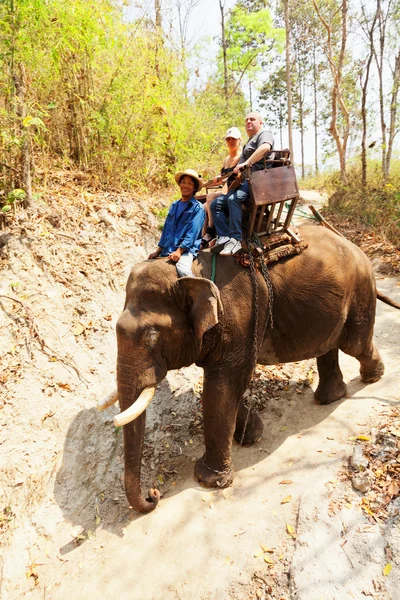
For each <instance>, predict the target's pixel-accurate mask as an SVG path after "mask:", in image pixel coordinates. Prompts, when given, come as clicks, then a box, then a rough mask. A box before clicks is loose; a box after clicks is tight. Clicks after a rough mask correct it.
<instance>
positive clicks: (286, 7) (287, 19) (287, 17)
mask: <svg viewBox="0 0 400 600" xmlns="http://www.w3.org/2000/svg"><path fill="white" fill-rule="evenodd" d="M283 6H284V15H285V29H286V87H287V96H288V136H289V149H290V156H291V159H292V163H294V153H293V131H292V112H293V110H292V86H291V76H290V15H289V0H283Z"/></svg>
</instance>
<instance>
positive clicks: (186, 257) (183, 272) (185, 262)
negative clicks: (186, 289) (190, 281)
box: [176, 252, 194, 277]
mask: <svg viewBox="0 0 400 600" xmlns="http://www.w3.org/2000/svg"><path fill="white" fill-rule="evenodd" d="M192 263H193V254H190V252H184V253H183V254H182V256H181V257H180V259H179V260H178V262H177V263H176V270H177V273H178V277H194V274H193V271H192Z"/></svg>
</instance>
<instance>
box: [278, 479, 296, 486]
mask: <svg viewBox="0 0 400 600" xmlns="http://www.w3.org/2000/svg"><path fill="white" fill-rule="evenodd" d="M290 483H293V481H292V480H291V479H282V481H280V482H279V485H289V484H290Z"/></svg>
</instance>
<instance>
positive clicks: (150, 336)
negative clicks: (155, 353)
mask: <svg viewBox="0 0 400 600" xmlns="http://www.w3.org/2000/svg"><path fill="white" fill-rule="evenodd" d="M159 337H160V332H159V331H156V330H155V329H149V330H148V331H146V333H145V334H144V341H145V344H146V346H147V347H148V348H150V350H152V349H153V348H154V346H155V345H156V344H157V340H158V338H159Z"/></svg>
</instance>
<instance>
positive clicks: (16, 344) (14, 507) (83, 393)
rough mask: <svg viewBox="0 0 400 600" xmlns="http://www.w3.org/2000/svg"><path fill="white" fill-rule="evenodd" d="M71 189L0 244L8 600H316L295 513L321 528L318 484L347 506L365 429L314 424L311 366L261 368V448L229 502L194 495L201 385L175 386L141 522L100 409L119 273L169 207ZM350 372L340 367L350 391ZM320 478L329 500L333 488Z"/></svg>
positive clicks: (152, 448)
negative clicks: (355, 453) (349, 452)
mask: <svg viewBox="0 0 400 600" xmlns="http://www.w3.org/2000/svg"><path fill="white" fill-rule="evenodd" d="M76 179H77V178H76V177H75V178H74V177H73V175H72V174H71V175H69V174H66V173H59V174H55V175H54V176H53V179H52V181H51V182H50V185H51V188H50V189H51V192H49V191H48V190H47V191H46V190H43V198H46V202H44V201H43V202H41V201H40V200H39V201H38V210H37V213H36V214H35V215H34V216H31V217H29V218H27V217H26V216H25V215H19V216H18V217H17V218H16V219H15V220H14V221H13V222H11V223H10V226H8V227H7V228H6V229H5V230H3V231H2V232H1V233H0V308H1V310H0V326H1V331H2V335H1V338H0V356H1V373H0V383H1V392H0V393H1V395H0V452H1V454H0V546H1V550H0V593H1V595H2V597H3V598H5V599H6V600H19V599H20V598H22V597H26V598H32V599H33V600H36V599H39V598H40V599H42V598H46V599H47V600H48V599H49V598H50V599H54V600H56V599H65V598H70V597H76V598H79V599H80V600H83V599H86V598H87V599H89V598H93V597H94V596H98V597H102V598H104V599H106V600H108V599H111V598H115V597H120V598H122V599H128V598H129V600H132V599H133V600H136V599H138V600H139V599H140V600H141V599H142V598H143V597H147V598H149V599H153V598H154V599H156V598H157V599H158V598H160V597H165V598H171V599H172V598H179V599H183V600H185V599H186V598H199V599H204V600H206V599H209V600H214V598H216V597H221V598H235V599H242V600H248V599H250V598H261V599H262V598H265V599H267V598H285V599H287V598H289V597H293V598H295V597H298V598H303V599H304V600H305V598H307V600H311V598H314V596H311V595H308V596H307V593H308V592H309V591H310V590H309V589H308V588H307V587H306V586H305V587H304V590H305V591H304V592H303V594H306V595H301V592H296V594H298V595H297V596H296V595H295V593H294V592H293V589H294V584H293V581H294V580H296V585H301V584H302V582H301V578H300V576H298V575H297V573H299V572H301V571H302V569H303V571H304V565H303V564H302V556H301V555H300V554H299V553H298V554H297V555H295V554H294V552H295V546H296V543H297V542H296V528H297V529H299V527H300V522H301V518H302V517H301V515H302V514H304V515H305V516H304V518H303V521H304V522H306V521H307V520H308V519H311V520H312V519H314V521H313V522H314V523H316V522H317V521H316V520H315V519H316V515H315V511H314V508H313V507H312V505H311V499H312V495H311V496H310V495H309V494H308V493H307V491H309V490H312V488H313V485H314V486H315V494H317V493H320V494H322V495H323V494H324V493H325V492H326V491H327V490H328V492H329V493H330V494H331V495H333V496H332V497H333V498H339V499H340V502H342V498H343V493H344V492H343V490H342V488H340V491H339V490H338V489H336V490H334V488H335V487H336V484H337V483H338V482H337V480H336V472H337V471H338V470H339V468H342V467H343V458H344V457H345V455H346V448H347V447H348V443H347V441H346V440H347V437H348V435H349V434H350V432H351V431H352V429H354V428H355V429H357V427H358V426H357V422H365V423H367V422H368V419H367V417H365V419H364V416H361V414H360V413H358V412H357V410H356V408H355V406H354V405H353V403H351V404H350V405H347V406H346V403H339V404H337V405H335V406H331V407H318V409H316V408H315V406H314V405H313V398H312V388H313V387H315V362H314V361H307V362H304V363H299V364H296V365H282V366H277V367H276V368H274V369H269V370H266V369H261V368H260V369H258V370H257V372H256V375H255V378H254V380H253V382H252V385H251V389H250V391H249V395H250V397H251V398H252V401H253V402H255V403H256V404H257V405H258V407H259V408H260V410H261V411H262V415H263V420H264V425H265V431H266V433H265V434H264V437H263V440H262V442H261V443H260V445H259V446H257V447H255V448H253V449H244V448H239V447H237V446H236V447H235V448H234V461H235V466H236V470H237V476H236V480H235V484H234V486H233V488H231V489H229V490H224V491H217V492H208V491H207V492H204V491H203V490H201V489H200V488H199V487H198V486H197V485H196V484H195V482H194V481H193V478H192V468H193V461H194V460H195V457H198V456H200V455H201V454H202V452H203V438H202V416H201V407H200V403H199V398H200V393H201V370H200V369H197V368H196V367H191V368H189V369H184V370H182V371H178V372H172V373H170V374H169V375H168V378H167V379H166V380H165V381H164V382H163V383H162V384H161V386H160V389H159V391H158V392H157V397H156V399H155V401H154V403H153V404H152V406H151V407H150V409H149V410H148V413H149V414H148V428H147V437H146V446H145V461H146V469H145V473H144V479H145V480H144V482H143V483H144V486H147V485H153V484H156V485H157V487H159V488H160V489H161V491H162V493H163V494H164V498H163V500H162V503H161V504H160V507H158V508H157V510H156V511H155V512H154V513H152V515H151V516H148V517H146V518H143V517H138V516H136V515H133V513H132V511H131V510H130V509H129V507H128V505H127V502H126V498H125V494H124V490H123V483H122V475H123V465H122V440H121V437H122V436H121V431H120V430H117V429H115V428H114V426H113V422H112V419H113V416H114V414H115V413H116V412H117V411H118V409H117V408H116V407H115V408H111V409H109V410H108V411H106V412H105V413H99V412H98V411H97V410H96V408H95V407H96V404H97V401H98V400H99V398H102V397H103V396H104V395H105V394H107V393H108V392H109V391H111V390H112V389H113V386H114V383H115V358H116V344H115V323H116V320H117V318H118V316H119V314H120V312H121V309H122V306H123V301H124V286H125V282H126V278H127V275H128V272H129V269H130V267H131V266H132V264H134V263H135V262H137V261H139V260H141V259H143V258H145V257H146V256H147V254H148V252H149V251H150V250H152V249H153V248H154V245H155V243H156V241H157V238H158V235H159V230H158V218H157V213H158V212H159V211H160V209H161V208H162V207H163V206H166V205H167V204H169V201H170V200H169V199H166V200H159V201H157V202H156V201H153V202H152V204H151V205H150V204H149V203H148V202H143V201H141V200H140V198H133V197H131V196H130V195H128V194H110V193H108V192H99V191H97V192H96V193H94V192H93V190H92V191H90V190H87V189H84V188H82V186H81V185H80V183H79V182H78V181H77V180H76ZM382 310H383V309H382ZM383 315H384V318H383V321H380V325H379V331H378V337H379V338H380V342H381V345H382V346H383V348H384V352H385V354H387V356H388V359H389V360H388V363H389V371H388V373H389V381H391V383H392V388H390V389H391V391H390V393H389V396H390V394H392V396H393V385H395V383H396V379H395V376H394V375H393V363H394V362H395V357H394V355H393V353H392V348H391V346H390V344H391V340H390V337H388V336H389V332H391V331H393V329H394V321H393V315H392V314H391V313H390V309H389V308H388V307H386V308H385V309H384V313H383ZM396 316H397V315H396ZM356 371H357V369H355V370H354V366H351V367H345V372H346V377H347V379H348V380H353V379H354V378H355V377H356V375H354V373H355V372H356ZM390 378H391V379H390ZM376 385H377V387H375V388H373V386H370V387H369V388H368V391H367V392H364V388H363V386H360V385H359V384H357V383H355V381H351V385H350V391H351V393H352V394H353V395H354V396H353V399H354V398H356V397H357V394H358V395H360V396H362V395H363V394H364V393H365V395H367V393H368V394H369V397H370V396H371V394H373V393H374V389H375V390H376V394H377V396H378V398H379V399H380V400H383V401H384V402H386V403H390V401H392V400H393V399H394V396H393V397H392V396H390V398H389V399H386V396H385V395H384V390H383V388H380V387H379V384H376ZM370 390H371V391H370ZM368 402H372V401H371V400H369V401H368ZM367 404H368V403H367ZM367 404H366V405H367ZM358 405H360V403H358ZM349 406H350V408H349ZM368 406H369V404H368ZM347 409H348V410H347ZM346 410H347V412H346ZM355 415H357V416H355ZM354 419H355V421H354V422H352V424H350V422H351V421H352V420H354ZM322 424H323V425H324V427H323V428H322ZM365 426H366V425H365ZM359 429H360V427H358V431H357V432H358V433H360V431H359ZM318 435H320V437H318ZM323 458H325V462H326V464H328V465H329V468H330V469H331V473H332V474H331V476H329V474H328V472H327V471H326V470H325V471H324V461H323V460H322V459H323ZM310 470H312V472H313V473H314V475H315V477H317V478H318V480H317V479H314V480H311V479H310ZM329 479H331V480H332V481H333V482H335V481H336V483H331V484H330V485H331V487H330V488H329V487H328V488H326V489H325V487H324V486H325V484H326V481H329ZM283 482H284V483H283ZM339 487H340V486H339ZM284 488H286V489H284ZM320 488H321V489H322V492H321V489H320ZM289 496H290V500H287V501H286V502H284V503H283V504H282V502H281V501H282V500H283V499H284V497H286V498H288V497H289ZM301 498H302V499H301ZM323 500H324V502H325V501H328V500H327V499H326V498H325V497H324V498H323ZM340 502H339V500H338V503H339V504H340ZM281 504H282V506H281ZM343 506H344V504H343V502H342V504H340V509H342V508H343ZM301 510H303V513H301ZM338 510H339V509H338ZM343 510H347V509H346V508H343ZM313 511H314V512H313ZM339 516H340V518H342V516H341V514H340V515H339ZM287 525H290V527H292V528H293V530H291V529H290V528H288V527H287ZM324 532H325V533H324V534H325V535H326V536H328V538H329V529H327V530H326V531H325V529H324ZM306 533H307V528H306V526H304V534H306ZM310 543H311V542H310V541H309V540H307V539H305V540H304V543H303V544H301V543H300V544H299V547H303V548H305V547H309V545H310ZM260 544H261V545H263V546H264V547H267V551H263V550H262V548H261V553H260V547H261V546H260ZM270 550H271V553H270V552H269V551H270ZM355 551H357V550H355ZM339 552H342V551H341V550H339ZM256 554H257V556H255V555H256ZM316 554H318V552H316ZM294 556H297V561H296V560H293V557H294ZM343 556H345V555H344V554H343ZM268 557H271V558H270V559H269V561H268ZM305 560H306V561H307V564H308V565H314V563H313V562H312V561H310V560H309V557H307V556H306V559H305ZM313 560H315V556H314V555H313ZM345 560H347V559H345ZM353 560H354V559H353ZM256 561H258V562H256ZM339 566H340V568H341V569H342V571H343V569H345V566H343V565H341V563H340V565H339ZM347 566H348V565H347ZM314 568H315V569H316V570H318V567H317V566H312V568H311V566H310V568H309V570H308V571H307V569H306V573H307V577H309V578H311V579H312V576H313V572H312V569H314ZM310 569H311V570H310ZM155 574H156V575H155ZM206 575H207V576H206ZM350 575H351V574H350ZM291 579H292V584H293V585H292V592H290V589H289V588H290V580H291ZM348 580H349V581H351V576H349V578H348ZM377 581H378V583H377V585H381V586H382V590H383V591H382V593H381V592H379V590H378V591H374V588H373V586H372V584H371V586H372V587H371V586H370V588H369V587H368V586H367V587H368V589H371V590H372V592H373V593H375V596H374V597H376V598H378V597H382V598H384V597H385V598H388V597H389V596H387V595H386V596H385V595H384V594H386V593H387V592H386V591H385V590H386V587H385V586H384V582H383V583H382V582H381V581H380V579H379V578H377ZM349 586H350V583H349ZM367 587H366V588H365V589H366V590H367ZM350 588H351V590H353V588H352V587H351V586H350V587H349V589H350ZM307 589H308V592H307ZM318 589H319V590H320V588H318ZM367 591H368V590H367ZM378 592H379V594H380V593H381V596H379V594H378ZM334 593H336V592H334ZM371 594H372V593H371ZM321 597H322V596H321ZM323 597H324V598H325V599H326V600H330V599H332V600H336V599H338V598H342V597H345V596H343V595H341V594H339V595H337V596H335V595H331V596H323Z"/></svg>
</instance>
